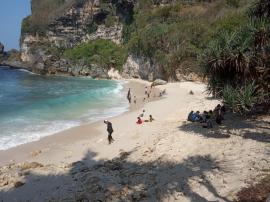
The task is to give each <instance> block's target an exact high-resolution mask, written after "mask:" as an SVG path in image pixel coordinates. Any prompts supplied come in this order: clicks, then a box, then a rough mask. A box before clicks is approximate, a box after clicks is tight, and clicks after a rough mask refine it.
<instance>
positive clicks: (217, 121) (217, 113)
mask: <svg viewBox="0 0 270 202" xmlns="http://www.w3.org/2000/svg"><path fill="white" fill-rule="evenodd" d="M222 120H224V118H223V115H222V112H221V109H219V110H218V111H217V112H216V123H217V124H219V125H220V124H221V122H222Z"/></svg>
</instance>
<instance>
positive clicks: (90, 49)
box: [64, 39, 127, 71]
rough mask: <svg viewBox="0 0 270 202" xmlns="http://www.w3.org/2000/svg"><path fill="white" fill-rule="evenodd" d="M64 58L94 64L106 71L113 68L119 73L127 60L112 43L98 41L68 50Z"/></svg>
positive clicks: (123, 50) (123, 52) (124, 54)
mask: <svg viewBox="0 0 270 202" xmlns="http://www.w3.org/2000/svg"><path fill="white" fill-rule="evenodd" d="M64 56H65V57H66V58H69V59H71V60H73V61H75V62H79V61H82V62H84V63H85V64H87V65H91V64H96V65H99V66H101V67H104V68H107V69H109V68H111V67H114V68H116V69H118V70H120V71H121V70H122V66H123V64H124V63H125V61H126V59H127V52H126V50H125V49H124V48H123V47H121V46H118V45H117V44H115V43H113V42H112V41H109V40H104V39H98V40H95V41H92V42H89V43H84V44H81V45H79V46H77V47H74V48H72V49H68V50H66V51H65V52H64Z"/></svg>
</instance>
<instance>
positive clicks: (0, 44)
mask: <svg viewBox="0 0 270 202" xmlns="http://www.w3.org/2000/svg"><path fill="white" fill-rule="evenodd" d="M4 48H5V47H4V45H3V44H2V43H1V42H0V54H3V53H4Z"/></svg>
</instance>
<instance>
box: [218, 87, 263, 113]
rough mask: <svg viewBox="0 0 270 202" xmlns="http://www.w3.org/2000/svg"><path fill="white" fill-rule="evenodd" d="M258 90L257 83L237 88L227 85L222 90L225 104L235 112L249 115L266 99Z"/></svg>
mask: <svg viewBox="0 0 270 202" xmlns="http://www.w3.org/2000/svg"><path fill="white" fill-rule="evenodd" d="M257 89H258V87H257V86H256V85H255V82H252V83H250V84H245V85H244V86H242V87H236V88H235V87H234V86H231V85H226V86H225V87H224V88H223V90H222V94H223V99H224V102H225V104H226V105H227V106H228V107H230V108H231V109H232V110H233V111H234V112H237V113H240V114H247V113H249V112H251V111H252V109H253V107H254V106H255V105H256V104H257V103H260V101H261V100H262V98H263V97H264V95H263V94H261V93H260V91H257Z"/></svg>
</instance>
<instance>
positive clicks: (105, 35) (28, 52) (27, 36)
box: [21, 0, 132, 78]
mask: <svg viewBox="0 0 270 202" xmlns="http://www.w3.org/2000/svg"><path fill="white" fill-rule="evenodd" d="M130 2H131V1H130ZM131 3H132V2H131ZM116 4H117V1H116ZM118 12H119V13H121V9H120V10H119V11H118ZM119 15H120V14H119ZM106 16H107V13H106V12H105V11H104V10H103V9H102V8H101V6H100V1H99V0H94V1H85V3H82V4H76V5H74V6H72V7H71V8H70V9H68V10H67V11H66V12H65V13H64V14H63V15H62V16H60V17H58V18H56V19H55V20H53V21H52V22H51V23H50V24H49V25H48V29H47V31H46V33H45V35H40V34H33V33H22V36H21V60H22V61H23V62H24V63H27V64H28V65H29V67H30V68H31V69H32V71H33V72H36V73H40V74H68V75H72V76H80V75H81V76H91V77H93V78H96V77H98V78H109V75H108V71H109V70H106V69H102V67H98V66H97V65H95V64H92V65H86V64H84V63H83V62H80V63H76V62H74V61H69V60H67V59H64V58H62V56H61V54H60V53H59V52H60V51H61V50H63V49H69V48H72V47H74V46H76V45H78V44H81V43H87V42H89V41H93V40H96V39H106V40H111V41H113V42H115V43H116V44H121V42H122V24H121V23H120V22H119V21H115V22H114V23H112V24H111V25H110V26H105V24H104V20H105V18H106ZM115 18H116V19H117V16H116V17H115ZM118 18H120V17H118ZM93 25H96V26H97V27H96V30H95V31H94V32H93V31H89V29H92V28H93Z"/></svg>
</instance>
